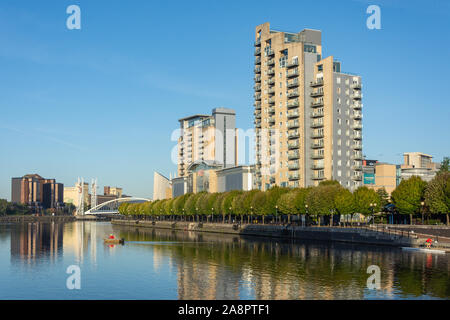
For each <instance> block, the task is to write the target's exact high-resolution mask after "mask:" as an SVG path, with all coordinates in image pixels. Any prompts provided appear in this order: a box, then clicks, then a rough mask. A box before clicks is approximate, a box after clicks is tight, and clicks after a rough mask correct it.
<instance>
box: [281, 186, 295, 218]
mask: <svg viewBox="0 0 450 320" xmlns="http://www.w3.org/2000/svg"><path fill="white" fill-rule="evenodd" d="M296 193H297V191H296V190H292V191H290V192H287V193H283V194H282V195H281V196H280V197H279V198H278V201H277V205H278V210H279V212H280V213H281V214H285V215H287V216H288V222H290V221H291V214H296V213H297V207H296V206H295V196H296Z"/></svg>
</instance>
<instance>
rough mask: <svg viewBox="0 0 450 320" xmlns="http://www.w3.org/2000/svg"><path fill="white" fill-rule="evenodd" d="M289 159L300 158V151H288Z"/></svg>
mask: <svg viewBox="0 0 450 320" xmlns="http://www.w3.org/2000/svg"><path fill="white" fill-rule="evenodd" d="M288 159H289V160H296V159H300V153H299V152H289V153H288Z"/></svg>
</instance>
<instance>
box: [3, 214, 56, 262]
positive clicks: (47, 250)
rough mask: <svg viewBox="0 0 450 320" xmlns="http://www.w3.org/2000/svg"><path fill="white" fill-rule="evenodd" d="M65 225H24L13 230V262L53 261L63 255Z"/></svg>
mask: <svg viewBox="0 0 450 320" xmlns="http://www.w3.org/2000/svg"><path fill="white" fill-rule="evenodd" d="M62 248H63V224H60V223H55V222H52V223H45V224H44V223H22V224H17V225H14V227H13V228H11V261H13V262H22V263H25V264H32V263H38V262H39V261H46V262H48V261H51V262H54V261H55V259H57V258H58V257H60V256H61V255H62Z"/></svg>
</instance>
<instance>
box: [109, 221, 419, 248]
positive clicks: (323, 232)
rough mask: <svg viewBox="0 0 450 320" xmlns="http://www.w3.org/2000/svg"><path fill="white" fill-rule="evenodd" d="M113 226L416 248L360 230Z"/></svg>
mask: <svg viewBox="0 0 450 320" xmlns="http://www.w3.org/2000/svg"><path fill="white" fill-rule="evenodd" d="M111 223H112V224H113V225H125V226H134V227H139V228H141V227H143V228H160V229H172V230H180V231H196V232H214V233H226V234H236V235H247V236H258V237H269V238H288V239H303V240H319V241H339V242H348V243H364V244H375V245H389V246H408V247H409V246H417V245H418V244H419V243H418V240H417V239H415V238H409V237H403V236H399V235H395V234H394V235H393V234H390V235H389V234H386V233H383V232H376V231H371V230H367V229H361V228H333V227H298V226H279V225H261V224H259V225H255V224H244V225H239V224H221V223H198V222H180V221H177V222H172V221H145V220H114V219H113V220H111Z"/></svg>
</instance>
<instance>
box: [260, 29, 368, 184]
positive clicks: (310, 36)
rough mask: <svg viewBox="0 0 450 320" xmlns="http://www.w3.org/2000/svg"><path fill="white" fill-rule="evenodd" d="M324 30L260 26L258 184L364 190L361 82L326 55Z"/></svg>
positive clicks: (359, 78)
mask: <svg viewBox="0 0 450 320" xmlns="http://www.w3.org/2000/svg"><path fill="white" fill-rule="evenodd" d="M321 41H322V35H321V31H319V30H311V29H305V30H303V31H301V32H298V33H290V32H282V31H276V30H271V29H270V24H269V23H264V24H262V25H259V26H257V27H256V34H255V43H254V45H255V52H254V55H255V69H254V81H255V85H254V100H255V103H254V105H255V112H254V114H255V127H256V177H255V180H256V185H257V187H258V188H259V189H261V190H267V189H269V188H270V187H272V186H274V185H279V186H285V187H306V186H312V185H318V184H319V182H320V181H323V180H332V179H333V180H337V181H339V182H340V183H341V185H342V186H344V187H346V188H349V189H350V190H354V189H356V188H357V187H358V186H360V185H362V172H361V170H362V163H361V161H362V160H363V156H362V103H361V100H362V93H361V89H362V82H361V77H360V76H358V75H355V74H349V73H344V72H342V71H341V63H340V62H339V61H336V60H335V59H334V58H333V56H329V57H327V58H323V56H322V43H321Z"/></svg>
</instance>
